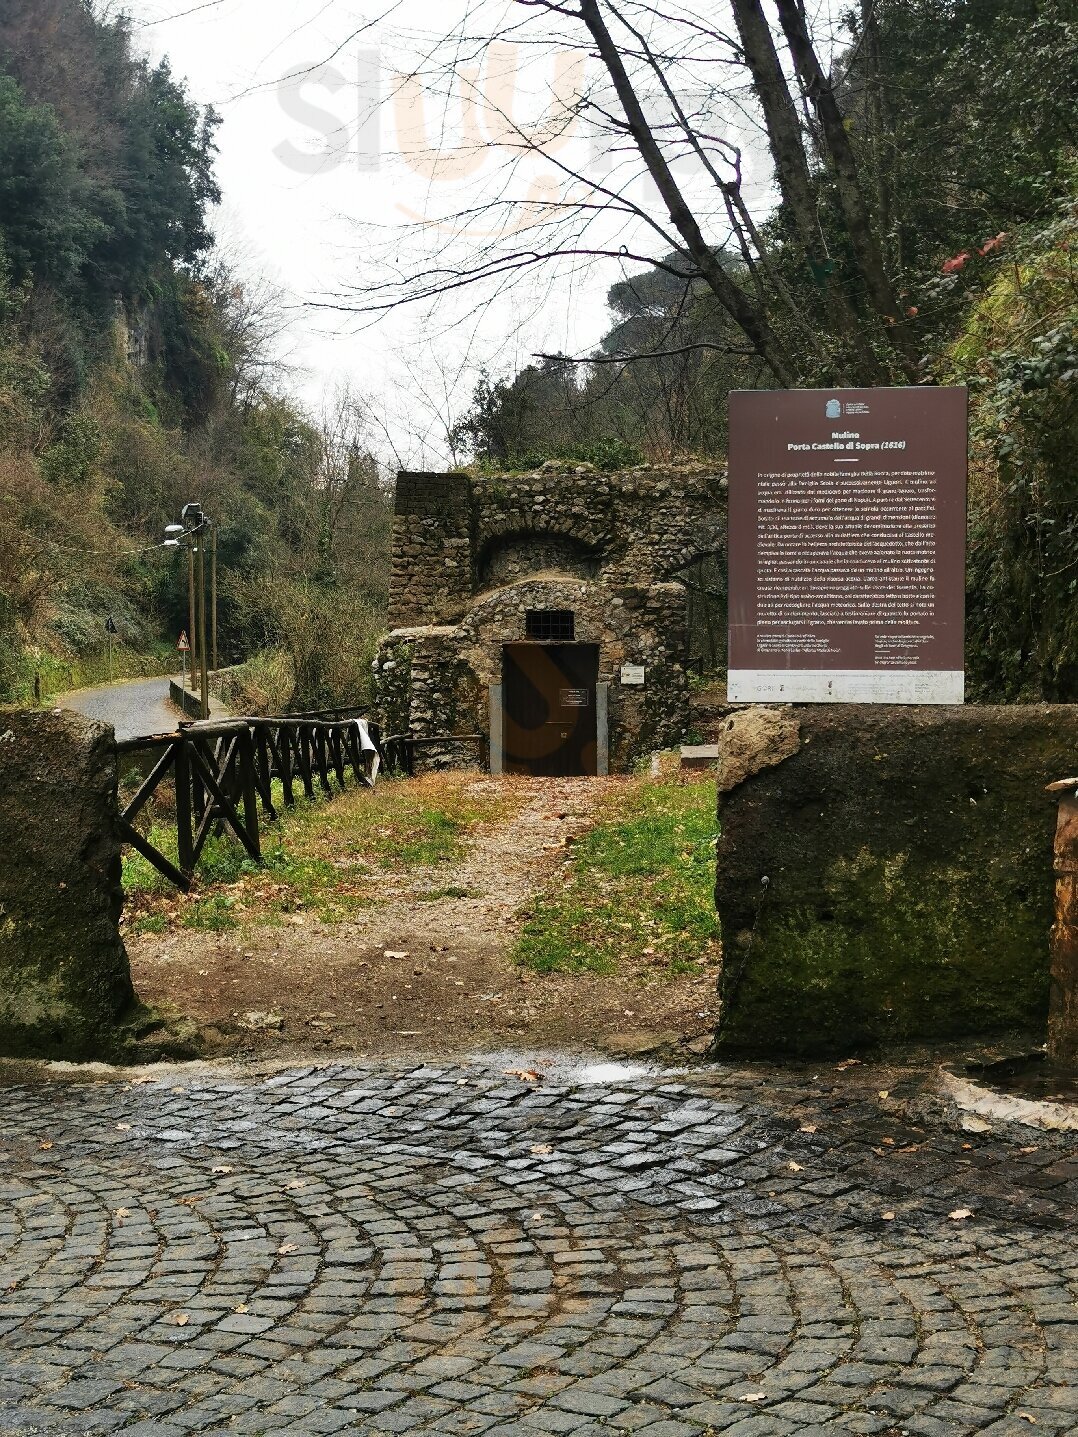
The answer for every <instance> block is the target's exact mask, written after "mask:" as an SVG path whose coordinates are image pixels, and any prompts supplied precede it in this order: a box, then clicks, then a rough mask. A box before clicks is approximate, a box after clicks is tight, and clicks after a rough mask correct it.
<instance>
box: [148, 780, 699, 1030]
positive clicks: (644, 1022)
mask: <svg viewBox="0 0 1078 1437" xmlns="http://www.w3.org/2000/svg"><path fill="white" fill-rule="evenodd" d="M618 782H621V780H615V779H612V780H609V781H607V782H604V781H596V780H594V779H580V780H572V779H561V780H559V779H550V780H545V781H542V780H539V781H537V780H534V779H528V780H512V779H502V780H499V779H491V778H477V779H476V780H475V783H476V785H477V786H480V787H482V788H483V789H485V790H487V791H489V790H490V789H491V788H493V789H495V790H496V791H501V790H505V791H508V790H510V789H511V788H512V787H513V785H514V784H515V785H517V786H518V787H517V792H519V786H520V785H523V784H526V786H527V801H526V802H525V803H524V804H523V805H522V806H519V807H518V808H517V809H516V811H515V813H514V816H513V817H512V818H510V819H508V820H507V821H505V822H502V823H498V824H497V825H495V826H492V827H491V828H489V829H487V830H485V831H481V832H480V833H479V834H478V835H477V836H476V837H475V838H474V839H473V840H472V841H471V842H470V844H469V846H468V850H467V852H466V854H465V856H464V858H463V860H462V861H461V862H460V863H459V864H455V865H452V866H451V867H450V866H440V867H439V868H438V869H437V870H432V869H423V870H417V871H416V872H415V873H414V874H409V875H407V876H405V875H395V876H387V877H386V879H385V881H384V883H383V884H382V885H381V887H380V901H379V902H378V903H377V904H376V905H374V906H372V907H371V908H369V909H367V910H365V911H361V912H359V913H358V914H357V915H355V917H354V918H351V919H349V920H348V921H347V922H343V923H333V924H326V923H323V922H321V921H320V920H319V919H318V917H317V916H316V915H314V914H309V913H302V914H295V915H293V916H292V918H291V919H290V921H289V922H287V923H286V925H285V926H283V927H262V928H254V929H250V930H245V931H243V932H241V933H239V934H237V933H234V932H225V933H205V932H196V931H191V930H184V929H174V930H172V931H171V932H169V933H168V934H166V935H163V936H157V935H152V934H151V935H146V934H144V935H142V936H139V937H132V938H130V939H129V940H128V950H129V952H130V954H131V961H132V969H133V972H134V977H135V986H136V988H137V989H138V991H139V993H140V995H141V996H142V997H143V998H145V999H146V1000H148V1001H150V1002H154V1003H171V1004H174V1005H175V1006H177V1007H178V1008H180V1009H181V1010H182V1011H183V1012H185V1013H186V1014H188V1015H190V1016H191V1017H192V1018H194V1019H195V1020H196V1021H197V1022H198V1023H199V1024H200V1026H201V1027H202V1028H203V1030H204V1032H205V1033H206V1034H207V1038H208V1041H209V1043H210V1050H211V1051H213V1052H222V1053H234V1052H239V1051H264V1050H266V1049H271V1050H280V1049H281V1048H282V1045H284V1046H288V1045H290V1044H291V1045H293V1046H296V1047H298V1048H300V1049H302V1050H306V1049H308V1048H309V1047H310V1046H311V1044H312V1043H313V1044H315V1045H316V1046H317V1047H322V1048H329V1049H334V1048H340V1049H345V1050H348V1051H351V1052H359V1053H365V1054H381V1055H384V1054H393V1053H408V1052H422V1053H449V1052H461V1051H466V1050H475V1049H477V1048H479V1049H482V1048H490V1047H500V1046H502V1045H503V1044H515V1045H521V1044H530V1045H546V1044H551V1045H562V1046H568V1047H569V1048H574V1047H575V1048H595V1047H596V1046H597V1045H598V1046H607V1047H612V1048H614V1049H616V1050H619V1051H629V1052H631V1051H639V1050H642V1049H646V1048H648V1047H649V1046H656V1045H658V1044H659V1043H660V1042H665V1043H667V1044H673V1045H676V1044H677V1043H678V1042H679V1041H681V1040H684V1041H686V1042H695V1041H700V1040H701V1039H703V1038H705V1037H706V1035H707V1034H709V1033H710V1031H711V1029H712V1027H713V1026H714V1020H715V1016H716V1009H715V997H716V994H715V975H714V971H713V970H709V969H705V970H703V971H702V972H701V973H700V974H699V975H687V976H681V977H678V978H670V977H669V976H667V975H666V974H665V973H663V974H661V975H660V974H659V973H657V972H652V971H649V970H648V969H646V968H643V969H640V968H638V969H635V970H632V971H627V972H625V973H624V974H620V975H616V976H603V977H597V976H596V977H592V976H588V975H586V974H554V975H549V976H543V977H541V978H540V977H537V976H535V975H533V974H531V973H529V972H528V971H526V970H523V969H520V968H518V967H517V966H516V965H515V964H513V963H512V962H511V960H510V953H511V950H512V946H513V942H514V939H515V936H516V933H517V931H518V928H519V922H520V919H519V913H520V910H521V908H522V907H523V906H524V905H526V904H527V902H528V900H529V899H530V898H531V897H533V895H535V894H536V893H537V892H538V891H539V890H540V889H541V888H543V887H544V886H545V885H546V884H548V883H551V882H557V878H558V874H559V871H560V869H561V868H562V865H563V864H564V863H565V861H566V859H567V857H568V855H569V851H570V846H571V842H572V839H573V836H574V835H576V834H579V833H581V832H583V831H585V830H586V829H587V828H588V826H589V824H590V823H591V822H592V821H593V815H594V811H595V808H596V806H597V805H598V804H599V803H601V801H602V798H603V796H604V794H605V793H607V792H608V791H609V787H610V785H612V784H616V783H618ZM660 961H662V962H663V963H665V960H660ZM249 1014H262V1015H267V1014H268V1015H269V1016H270V1017H271V1018H272V1019H273V1024H272V1026H268V1027H261V1028H259V1027H258V1026H257V1020H255V1021H256V1026H255V1027H253V1028H252V1027H247V1026H244V1025H245V1023H247V1022H248V1019H247V1017H246V1015H249Z"/></svg>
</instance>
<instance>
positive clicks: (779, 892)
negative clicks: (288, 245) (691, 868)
mask: <svg viewBox="0 0 1078 1437" xmlns="http://www.w3.org/2000/svg"><path fill="white" fill-rule="evenodd" d="M745 712H746V713H751V711H745ZM781 712H783V713H785V714H787V715H789V716H790V718H791V719H796V722H797V724H798V725H799V730H800V732H799V747H797V749H796V751H793V752H791V753H789V755H788V756H786V757H784V758H780V759H779V760H778V761H777V762H773V758H774V755H773V754H772V759H771V760H768V762H771V763H772V766H769V767H760V765H759V764H757V763H756V762H755V760H754V759H753V756H752V754H751V753H750V752H748V750H747V748H746V747H745V745H744V744H743V743H742V744H741V746H740V748H739V751H738V753H737V754H736V764H737V766H738V767H739V768H740V769H741V770H742V771H743V773H744V777H743V778H742V779H741V780H740V781H739V782H737V783H733V784H732V785H731V786H730V789H729V792H727V793H726V794H724V795H723V796H722V797H721V798H720V803H719V820H720V826H721V830H722V833H721V838H720V842H719V850H718V874H717V887H716V899H717V903H718V908H719V914H720V917H721V919H722V925H723V934H724V939H723V942H724V964H723V975H722V980H721V982H722V996H723V1013H722V1017H721V1018H720V1028H719V1032H718V1038H717V1045H718V1049H719V1050H720V1051H726V1052H752V1053H757V1054H765V1055H771V1054H776V1055H777V1054H804V1055H810V1054H814V1053H818V1052H846V1051H849V1050H850V1049H852V1048H856V1047H857V1046H859V1045H865V1044H872V1043H875V1042H880V1041H901V1040H932V1039H947V1038H957V1037H960V1036H964V1035H969V1034H985V1035H988V1034H992V1033H1002V1032H1006V1031H1009V1030H1013V1031H1023V1032H1024V1033H1030V1032H1032V1033H1034V1034H1043V1031H1044V1025H1045V1019H1046V1013H1047V1003H1048V975H1049V962H1050V958H1049V933H1050V930H1051V926H1052V917H1053V873H1052V846H1053V833H1054V828H1055V804H1054V803H1053V802H1052V801H1051V800H1050V799H1048V798H1047V797H1046V795H1045V793H1044V786H1045V784H1046V783H1047V782H1048V781H1049V780H1050V779H1051V778H1052V777H1053V775H1056V774H1058V773H1062V772H1064V771H1068V765H1072V764H1073V758H1074V754H1075V752H1076V751H1078V706H1069V705H1054V706H1047V705H1029V706H1021V707H1018V706H1008V707H983V708H978V707H972V706H971V707H967V708H938V707H933V708H917V707H901V708H899V707H868V706H858V707H853V706H835V707H824V706H820V707H815V706H811V705H807V706H802V707H798V708H797V709H796V710H793V711H790V710H783V711H781ZM751 724H752V720H751V718H745V719H744V720H742V721H741V722H740V726H739V728H738V733H739V735H740V737H741V739H743V738H744V736H745V734H746V733H747V732H748V731H749V729H750V727H751ZM759 732H760V742H761V745H762V749H763V750H764V752H765V755H766V753H770V752H771V751H772V749H773V747H774V740H775V733H776V729H775V725H774V724H773V723H771V722H770V721H768V722H766V723H761V724H760V725H759ZM720 740H721V734H720ZM728 771H729V772H732V771H733V770H732V768H731V769H730V770H728ZM765 879H766V880H767V881H766V883H765V882H764V880H765Z"/></svg>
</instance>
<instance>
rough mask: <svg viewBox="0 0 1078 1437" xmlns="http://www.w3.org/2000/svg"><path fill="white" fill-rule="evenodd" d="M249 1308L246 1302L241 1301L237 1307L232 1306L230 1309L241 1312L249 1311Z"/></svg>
mask: <svg viewBox="0 0 1078 1437" xmlns="http://www.w3.org/2000/svg"><path fill="white" fill-rule="evenodd" d="M250 1310H251V1309H250V1308H249V1307H248V1306H247V1304H246V1303H245V1302H241V1303H240V1304H239V1306H238V1307H234V1308H233V1309H232V1311H233V1312H241V1313H242V1312H250Z"/></svg>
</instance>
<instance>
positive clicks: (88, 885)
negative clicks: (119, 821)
mask: <svg viewBox="0 0 1078 1437" xmlns="http://www.w3.org/2000/svg"><path fill="white" fill-rule="evenodd" d="M0 795H2V799H0V855H2V857H0V1053H2V1054H4V1055H6V1056H9V1057H30V1056H35V1057H52V1058H67V1059H76V1060H77V1059H85V1058H99V1057H108V1056H113V1055H114V1054H115V1053H116V1052H117V1051H118V1047H119V1043H118V1037H117V1033H118V1028H117V1025H118V1023H119V1022H120V1021H121V1020H122V1019H123V1017H124V1016H125V1014H129V1013H132V1012H133V1011H134V1009H135V1003H136V1000H135V994H134V991H133V989H132V986H131V973H130V969H129V966H128V961H127V953H126V951H125V949H124V945H123V942H122V940H121V938H120V926H119V924H120V912H121V908H122V905H123V893H122V890H121V886H120V876H121V875H120V844H119V840H118V837H117V833H116V826H115V818H116V747H115V742H114V738H113V733H112V729H111V728H107V727H105V726H103V725H101V724H95V723H90V722H88V721H87V720H85V719H83V718H80V717H79V716H77V715H75V714H71V713H62V714H61V713H24V714H7V715H0Z"/></svg>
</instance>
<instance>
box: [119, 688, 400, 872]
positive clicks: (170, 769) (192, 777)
mask: <svg viewBox="0 0 1078 1437" xmlns="http://www.w3.org/2000/svg"><path fill="white" fill-rule="evenodd" d="M334 712H335V713H339V712H340V711H334ZM368 734H369V737H370V740H371V741H372V742H373V744H374V745H375V748H374V750H373V751H372V750H371V749H370V748H364V747H363V744H362V738H361V732H360V728H359V725H358V724H357V723H356V721H355V719H343V718H337V717H321V716H319V717H306V716H304V717H288V718H267V719H260V718H245V719H229V720H226V721H223V722H213V721H210V722H208V723H198V724H190V725H185V726H183V727H182V728H180V729H178V730H177V731H176V732H175V733H171V734H159V735H155V736H154V737H152V738H135V739H128V740H126V741H125V742H123V743H121V744H119V745H118V748H119V752H120V754H121V756H133V755H145V756H147V757H150V758H153V759H154V763H153V767H152V768H151V769H150V772H149V773H148V774H147V776H146V777H145V779H144V780H143V782H142V784H141V785H140V787H139V789H138V791H137V792H136V793H135V795H134V797H133V798H132V799H131V800H130V802H129V803H128V804H127V806H126V807H125V808H124V810H123V812H122V813H121V815H120V820H119V826H120V835H121V839H122V841H123V842H124V843H128V844H130V845H131V847H132V848H134V849H136V850H137V851H138V852H139V853H141V854H142V856H143V857H144V858H145V859H146V860H147V862H149V863H151V864H152V865H153V866H154V868H156V869H157V870H158V872H159V873H162V874H164V876H165V877H166V878H167V879H169V881H170V882H172V883H174V884H175V885H176V886H177V887H178V888H182V889H184V890H187V889H189V888H190V886H191V879H192V876H193V874H194V872H195V869H196V868H197V866H198V861H199V858H200V857H201V855H202V851H203V849H204V848H205V846H206V841H207V839H208V838H209V837H210V835H211V834H220V833H223V832H224V831H225V830H226V829H227V830H231V832H232V833H233V834H234V835H235V837H236V838H237V839H238V840H239V841H240V843H242V844H243V846H244V848H245V849H246V850H247V852H248V854H249V855H250V857H251V858H252V859H254V860H255V861H256V862H258V861H260V859H261V856H262V845H261V835H260V827H259V824H260V817H259V807H260V806H261V810H262V815H263V816H264V817H265V818H267V819H269V820H270V821H271V822H272V821H273V820H274V819H276V818H277V816H278V810H277V807H276V804H275V802H274V797H275V795H274V789H273V784H274V781H275V780H276V781H278V782H279V783H280V785H281V798H282V800H283V802H284V804H285V805H286V807H291V805H293V804H294V803H295V802H296V796H297V790H300V791H302V793H303V794H304V796H305V797H307V798H314V797H315V796H316V794H318V793H321V794H323V795H324V796H325V797H327V798H328V797H331V796H332V795H333V794H334V792H337V791H342V790H343V789H345V788H346V787H347V785H348V775H349V773H351V775H352V780H353V782H354V783H356V784H357V785H364V786H366V787H369V788H373V787H374V779H375V774H376V764H375V760H376V759H377V760H378V761H379V762H380V761H381V760H382V753H381V744H380V735H379V732H378V728H377V725H375V724H370V725H368ZM166 783H169V784H170V785H171V787H172V789H173V794H174V799H175V824H176V862H175V863H174V862H173V861H172V859H171V858H170V857H169V856H168V855H166V854H164V853H162V852H161V851H160V849H158V848H156V847H155V846H154V845H153V844H152V843H151V842H150V839H149V837H148V836H147V835H146V834H144V833H142V832H141V831H140V830H139V829H138V828H137V827H136V823H135V820H136V819H137V818H138V816H139V814H140V813H141V812H142V811H143V809H144V808H145V807H146V805H147V804H148V803H149V802H150V801H151V799H152V798H153V797H154V795H155V794H156V793H157V792H158V790H159V789H160V788H161V786H162V785H163V784H166ZM316 784H317V788H316Z"/></svg>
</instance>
